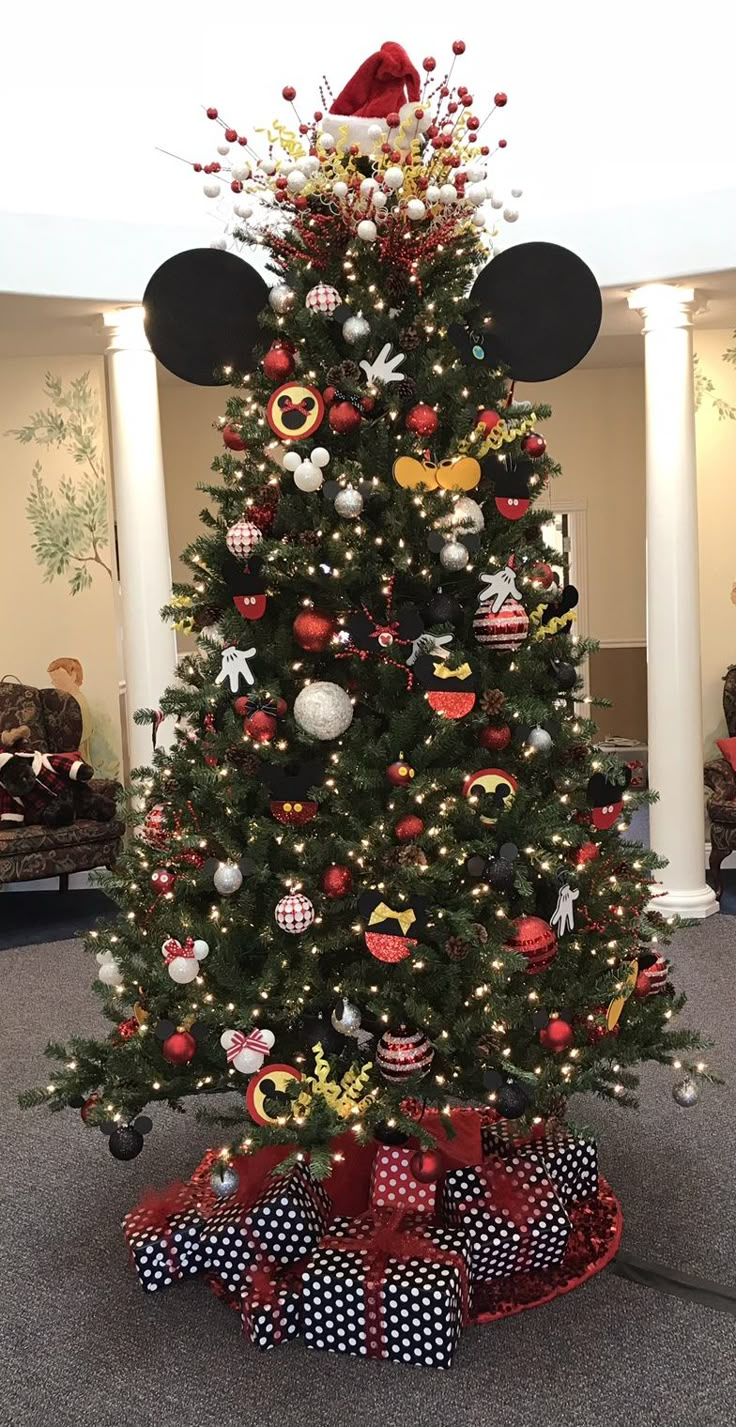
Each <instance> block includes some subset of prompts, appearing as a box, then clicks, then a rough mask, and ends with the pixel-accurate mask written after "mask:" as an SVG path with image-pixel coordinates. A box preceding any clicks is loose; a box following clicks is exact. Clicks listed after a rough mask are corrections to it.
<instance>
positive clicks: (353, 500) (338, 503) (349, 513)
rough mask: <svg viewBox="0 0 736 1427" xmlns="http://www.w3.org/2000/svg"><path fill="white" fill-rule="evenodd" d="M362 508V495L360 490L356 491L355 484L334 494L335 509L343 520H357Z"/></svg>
mask: <svg viewBox="0 0 736 1427" xmlns="http://www.w3.org/2000/svg"><path fill="white" fill-rule="evenodd" d="M362 509H363V497H362V495H361V494H360V491H356V489H355V486H348V487H347V489H346V490H344V491H338V493H337V495H336V496H335V510H336V511H337V513H338V515H341V516H342V518H343V520H357V518H358V516H359V515H360V512H361V511H362Z"/></svg>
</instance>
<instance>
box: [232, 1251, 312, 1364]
mask: <svg viewBox="0 0 736 1427" xmlns="http://www.w3.org/2000/svg"><path fill="white" fill-rule="evenodd" d="M301 1293H302V1282H301V1270H300V1269H299V1268H298V1267H297V1268H294V1267H292V1268H288V1269H285V1270H283V1271H280V1270H276V1271H271V1270H268V1269H264V1268H252V1269H248V1270H247V1272H246V1274H245V1279H244V1283H243V1290H242V1298H241V1315H242V1319H243V1332H244V1333H245V1336H246V1338H247V1339H248V1342H249V1343H255V1345H256V1347H257V1348H261V1350H262V1351H263V1352H268V1351H269V1350H270V1349H271V1348H277V1347H279V1345H280V1344H281V1343H288V1342H289V1339H290V1338H296V1337H298V1335H299V1332H300V1331H301Z"/></svg>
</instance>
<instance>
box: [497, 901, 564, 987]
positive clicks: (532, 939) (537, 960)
mask: <svg viewBox="0 0 736 1427" xmlns="http://www.w3.org/2000/svg"><path fill="white" fill-rule="evenodd" d="M511 928H512V930H511V934H510V935H509V936H508V937H507V939H506V942H505V946H506V950H507V951H515V952H516V953H517V954H518V955H519V956H525V957H526V961H527V965H526V973H527V976H536V975H537V974H538V973H539V972H540V971H546V970H547V967H548V966H549V964H550V962H551V961H553V960H554V958H555V957H556V955H557V937H556V936H555V934H554V932H553V930H552V928H551V926H550V925H549V922H545V921H543V920H542V918H541V917H529V916H526V917H515V918H514V920H513V921H512V923H511Z"/></svg>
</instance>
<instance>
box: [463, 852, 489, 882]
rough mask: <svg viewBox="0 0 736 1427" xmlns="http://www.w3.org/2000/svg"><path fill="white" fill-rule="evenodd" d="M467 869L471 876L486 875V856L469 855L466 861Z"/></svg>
mask: <svg viewBox="0 0 736 1427" xmlns="http://www.w3.org/2000/svg"><path fill="white" fill-rule="evenodd" d="M465 871H466V872H467V874H468V876H469V877H485V872H486V859H485V857H477V856H474V857H469V858H468V860H467V862H466V863H465Z"/></svg>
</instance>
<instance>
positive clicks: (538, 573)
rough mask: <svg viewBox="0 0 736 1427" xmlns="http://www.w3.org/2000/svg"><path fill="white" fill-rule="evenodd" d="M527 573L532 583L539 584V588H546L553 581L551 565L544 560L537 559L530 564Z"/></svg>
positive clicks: (553, 574) (553, 573) (553, 575)
mask: <svg viewBox="0 0 736 1427" xmlns="http://www.w3.org/2000/svg"><path fill="white" fill-rule="evenodd" d="M529 573H530V575H531V577H532V580H533V582H534V584H535V585H539V587H540V589H543V590H548V589H549V587H550V585H551V584H553V583H554V578H555V572H554V570H553V569H552V566H551V565H548V564H547V561H546V560H538V561H537V563H536V565H532V568H531V570H530V571H529Z"/></svg>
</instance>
